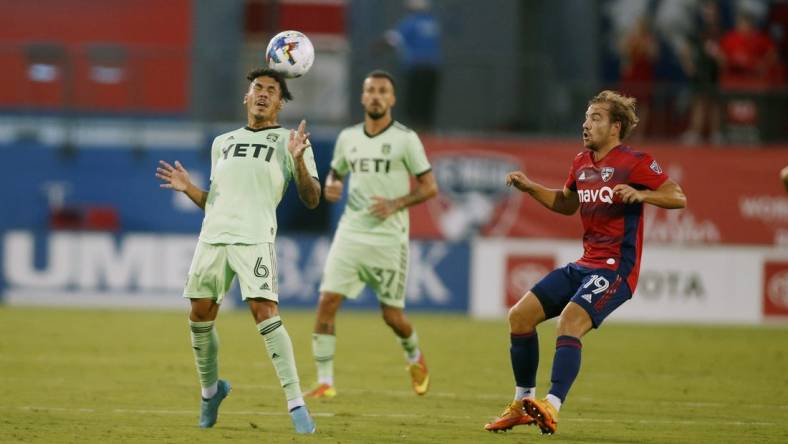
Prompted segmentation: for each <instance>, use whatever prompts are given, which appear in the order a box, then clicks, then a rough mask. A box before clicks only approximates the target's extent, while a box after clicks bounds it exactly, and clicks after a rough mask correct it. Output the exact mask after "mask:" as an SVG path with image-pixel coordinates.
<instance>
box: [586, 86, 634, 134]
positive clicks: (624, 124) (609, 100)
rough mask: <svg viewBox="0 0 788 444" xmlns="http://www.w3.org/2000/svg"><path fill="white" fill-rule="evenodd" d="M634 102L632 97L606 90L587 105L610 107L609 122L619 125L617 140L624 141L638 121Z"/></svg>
mask: <svg viewBox="0 0 788 444" xmlns="http://www.w3.org/2000/svg"><path fill="white" fill-rule="evenodd" d="M636 102H637V101H636V100H635V98H634V97H628V96H625V95H623V94H620V93H618V92H616V91H611V90H608V89H606V90H604V91H602V92H601V93H599V94H597V95H596V96H595V97H594V98H593V99H591V100H589V101H588V105H589V106H590V105H594V104H598V103H606V104H608V105H610V109H609V112H610V122H611V123H612V122H619V123H621V131H620V132H619V136H620V137H619V139H621V140H624V139H625V138H626V137H627V136H629V135H630V134H631V133H632V130H634V129H635V127H636V126H637V125H638V122H639V121H640V119H638V116H637V113H636V112H635V103H636Z"/></svg>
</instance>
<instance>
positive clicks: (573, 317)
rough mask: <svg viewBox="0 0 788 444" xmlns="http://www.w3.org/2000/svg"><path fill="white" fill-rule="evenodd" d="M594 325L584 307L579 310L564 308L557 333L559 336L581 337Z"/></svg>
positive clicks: (559, 318)
mask: <svg viewBox="0 0 788 444" xmlns="http://www.w3.org/2000/svg"><path fill="white" fill-rule="evenodd" d="M591 327H592V323H591V317H590V316H589V315H588V313H586V312H585V311H584V310H583V309H582V308H581V309H580V310H579V311H578V310H564V312H563V313H561V316H559V317H558V325H557V333H558V335H559V336H574V337H576V338H580V337H582V336H583V335H585V334H586V333H587V332H588V330H590V329H591Z"/></svg>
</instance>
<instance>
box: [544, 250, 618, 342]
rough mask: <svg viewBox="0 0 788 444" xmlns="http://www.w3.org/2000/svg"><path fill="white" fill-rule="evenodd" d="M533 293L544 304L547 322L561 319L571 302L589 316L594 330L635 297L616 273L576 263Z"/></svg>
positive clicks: (554, 274) (549, 277)
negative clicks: (565, 308)
mask: <svg viewBox="0 0 788 444" xmlns="http://www.w3.org/2000/svg"><path fill="white" fill-rule="evenodd" d="M531 292H532V293H533V294H535V295H536V297H537V299H539V302H541V303H542V308H543V309H544V313H545V316H546V318H547V319H550V318H554V317H556V316H558V315H560V314H561V311H562V310H563V309H564V307H566V304H568V303H569V302H570V301H571V302H574V303H576V304H578V305H580V306H581V307H583V309H585V311H587V312H588V314H589V315H590V316H591V322H593V324H594V328H598V327H599V325H600V324H602V321H603V320H604V319H605V318H606V317H607V316H608V315H609V314H610V313H612V312H613V310H615V309H616V308H618V307H619V306H621V304H623V303H624V302H626V301H627V300H628V299H630V298H631V297H632V291H630V289H629V285H628V284H627V282H626V280H625V279H624V278H622V277H621V276H619V274H618V273H616V272H615V270H608V269H607V268H586V267H583V266H580V265H577V264H575V263H570V264H567V265H566V266H565V267H562V268H556V269H555V270H553V271H551V272H550V273H548V274H547V276H545V277H543V278H542V280H541V281H539V282H538V283H537V284H536V285H534V288H532V289H531Z"/></svg>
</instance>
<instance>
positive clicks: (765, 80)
mask: <svg viewBox="0 0 788 444" xmlns="http://www.w3.org/2000/svg"><path fill="white" fill-rule="evenodd" d="M720 47H721V49H722V56H723V57H722V60H723V69H722V78H721V85H722V88H723V89H726V90H736V91H763V90H765V89H768V88H769V87H771V86H775V83H777V82H779V80H777V78H778V76H779V74H778V72H779V63H778V58H777V49H776V47H775V45H774V42H772V40H771V39H770V38H769V36H768V35H767V34H766V33H764V32H762V31H761V30H759V29H758V28H757V27H756V24H755V19H754V17H753V16H752V14H751V13H750V12H749V11H747V10H741V11H739V13H738V15H737V17H736V27H735V28H734V29H732V30H731V31H729V32H727V33H726V34H725V35H724V36H723V37H722V41H721V42H720Z"/></svg>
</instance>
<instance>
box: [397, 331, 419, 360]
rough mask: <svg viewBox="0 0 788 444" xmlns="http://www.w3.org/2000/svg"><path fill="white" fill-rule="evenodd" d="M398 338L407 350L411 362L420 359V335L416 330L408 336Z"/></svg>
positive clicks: (407, 356)
mask: <svg viewBox="0 0 788 444" xmlns="http://www.w3.org/2000/svg"><path fill="white" fill-rule="evenodd" d="M398 339H399V343H400V345H402V349H403V350H405V357H406V358H408V361H409V362H411V363H414V362H416V361H418V360H419V355H421V352H420V351H419V337H418V336H417V335H416V331H415V330H414V331H413V333H412V334H411V335H410V337H408V338H398Z"/></svg>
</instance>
